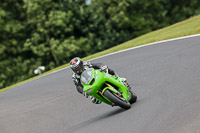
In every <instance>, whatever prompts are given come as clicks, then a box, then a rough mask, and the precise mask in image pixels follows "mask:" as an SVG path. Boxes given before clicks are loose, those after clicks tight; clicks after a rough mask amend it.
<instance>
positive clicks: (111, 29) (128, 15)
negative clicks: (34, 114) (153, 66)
mask: <svg viewBox="0 0 200 133" xmlns="http://www.w3.org/2000/svg"><path fill="white" fill-rule="evenodd" d="M199 5H200V1H199V0H179V1H177V0H151V1H147V0H91V3H90V2H89V4H86V2H85V1H84V0H0V88H3V87H6V86H8V85H11V84H13V83H16V82H19V81H22V80H24V79H27V78H30V77H32V76H34V73H33V71H34V69H36V68H37V67H38V66H41V65H43V66H46V68H47V69H46V70H50V69H52V68H55V67H57V66H59V65H63V64H65V63H68V62H69V60H70V59H71V58H72V57H74V56H79V57H84V56H87V55H89V54H92V53H95V52H98V51H101V50H104V49H107V48H110V47H112V46H115V45H117V44H119V43H122V42H124V41H127V40H130V39H132V38H134V37H137V36H139V35H142V34H144V33H147V32H150V31H152V30H156V29H159V28H162V27H165V26H167V25H170V24H173V23H175V22H178V21H181V20H184V19H186V18H188V17H190V16H193V15H197V14H199V13H200V6H199Z"/></svg>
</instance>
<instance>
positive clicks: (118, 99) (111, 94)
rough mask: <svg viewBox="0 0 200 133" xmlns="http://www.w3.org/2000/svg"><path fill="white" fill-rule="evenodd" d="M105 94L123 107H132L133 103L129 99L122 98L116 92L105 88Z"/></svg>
mask: <svg viewBox="0 0 200 133" xmlns="http://www.w3.org/2000/svg"><path fill="white" fill-rule="evenodd" d="M104 96H106V97H107V98H108V99H110V101H111V102H113V103H114V104H116V105H118V106H120V107H121V108H123V109H126V110H127V109H130V108H131V104H130V103H129V102H128V101H127V100H125V99H124V100H123V99H120V98H119V97H118V96H117V95H116V94H115V93H112V92H111V91H110V90H105V92H104Z"/></svg>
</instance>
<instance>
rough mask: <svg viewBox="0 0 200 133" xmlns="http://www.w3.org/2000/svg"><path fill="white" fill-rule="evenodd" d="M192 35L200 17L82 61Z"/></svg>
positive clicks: (199, 27)
mask: <svg viewBox="0 0 200 133" xmlns="http://www.w3.org/2000/svg"><path fill="white" fill-rule="evenodd" d="M193 34H200V15H199V16H195V17H192V18H190V19H187V20H185V21H182V22H179V23H176V24H173V25H171V26H168V27H166V28H163V29H160V30H157V31H153V32H150V33H147V34H144V35H142V36H140V37H137V38H135V39H133V40H130V41H127V42H125V43H122V44H120V45H117V46H115V47H112V48H110V49H107V50H104V51H102V52H98V53H96V54H93V55H90V56H87V57H85V58H83V60H84V61H86V60H90V59H93V58H96V57H99V56H102V55H106V54H109V53H112V52H116V51H120V50H123V49H127V48H131V47H135V46H139V45H144V44H147V43H152V42H157V41H161V40H167V39H171V38H177V37H182V36H188V35H193ZM67 66H69V64H65V65H62V66H60V67H57V68H55V69H52V70H50V71H48V72H45V73H43V74H41V75H39V76H35V77H33V78H30V79H28V80H25V81H22V82H19V83H17V84H14V85H12V86H9V87H6V88H4V89H0V93H1V92H3V91H6V90H8V89H10V88H13V87H16V86H18V85H20V84H22V83H25V82H28V81H30V80H33V79H35V78H38V77H41V76H44V75H46V74H48V73H51V72H54V71H56V70H59V69H62V68H64V67H67Z"/></svg>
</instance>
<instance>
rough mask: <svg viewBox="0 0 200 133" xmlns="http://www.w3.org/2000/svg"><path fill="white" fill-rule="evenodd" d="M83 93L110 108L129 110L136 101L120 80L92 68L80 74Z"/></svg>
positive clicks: (134, 96)
mask: <svg viewBox="0 0 200 133" xmlns="http://www.w3.org/2000/svg"><path fill="white" fill-rule="evenodd" d="M81 83H82V85H83V87H84V88H83V91H85V92H86V93H87V94H88V95H91V96H93V97H95V98H97V99H99V100H101V101H103V102H104V103H106V104H108V105H111V106H120V107H121V108H123V109H126V110H127V109H129V108H130V107H131V104H132V103H134V102H136V101H137V96H136V95H135V93H133V92H132V91H131V90H130V89H129V88H128V87H127V86H126V85H124V83H123V81H121V80H120V78H118V77H115V76H113V75H110V74H108V73H107V72H102V71H100V70H96V69H93V68H89V69H87V70H84V72H83V73H82V74H81Z"/></svg>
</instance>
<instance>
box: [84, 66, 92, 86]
mask: <svg viewBox="0 0 200 133" xmlns="http://www.w3.org/2000/svg"><path fill="white" fill-rule="evenodd" d="M91 79H92V68H90V69H87V70H85V71H84V72H83V73H82V74H81V82H82V83H83V84H88V83H89V82H90V80H91Z"/></svg>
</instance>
